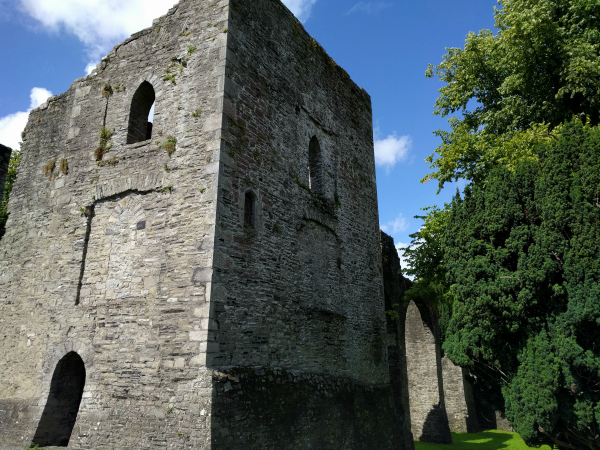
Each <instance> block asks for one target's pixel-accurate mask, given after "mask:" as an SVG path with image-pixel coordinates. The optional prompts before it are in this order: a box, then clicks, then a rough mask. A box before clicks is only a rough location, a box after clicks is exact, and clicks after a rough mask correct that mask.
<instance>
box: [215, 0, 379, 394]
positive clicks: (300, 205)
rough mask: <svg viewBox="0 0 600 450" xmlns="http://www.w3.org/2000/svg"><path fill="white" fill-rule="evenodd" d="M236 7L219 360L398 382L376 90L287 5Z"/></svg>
mask: <svg viewBox="0 0 600 450" xmlns="http://www.w3.org/2000/svg"><path fill="white" fill-rule="evenodd" d="M231 14H232V19H231V32H230V33H229V34H230V36H229V40H228V49H227V52H228V53H227V60H228V71H227V78H226V82H225V106H224V112H225V115H226V118H225V121H226V123H225V128H224V134H223V139H224V148H223V151H222V153H221V161H222V168H221V170H222V177H221V184H220V192H219V194H220V197H219V208H218V224H219V226H218V227H217V241H216V249H215V250H216V252H217V253H219V254H220V255H223V256H222V257H220V258H221V259H217V260H215V267H216V273H215V286H214V289H215V294H216V297H214V298H213V300H214V302H215V303H217V302H219V303H220V304H221V305H222V306H220V308H221V309H220V310H219V311H218V312H217V313H216V315H215V320H217V321H218V322H219V326H220V328H219V329H218V330H215V332H216V333H215V339H216V341H217V342H218V348H215V354H214V356H213V358H212V363H213V364H214V365H215V366H230V365H233V366H238V365H241V366H243V365H265V366H277V367H282V368H288V369H298V370H304V371H307V372H318V373H328V374H331V375H336V376H346V377H350V378H352V379H355V380H357V381H361V382H366V383H372V384H377V383H384V382H387V378H388V375H387V358H386V354H385V353H386V352H385V351H384V350H383V347H384V342H383V340H382V334H383V333H384V331H385V322H384V321H383V320H382V312H383V293H382V285H381V265H380V261H379V254H378V248H379V244H378V241H379V239H378V219H377V198H376V189H375V178H374V155H373V140H372V117H371V106H370V98H369V96H368V94H366V92H364V91H363V90H362V89H360V88H358V87H357V86H356V85H355V84H354V83H353V82H352V81H351V80H350V79H349V77H348V75H347V74H346V73H345V71H343V69H341V68H340V67H338V66H337V65H336V64H335V62H334V61H333V60H332V59H331V58H329V56H327V54H326V53H325V52H324V50H323V49H322V48H321V47H320V46H319V45H318V43H316V41H315V40H314V39H312V38H310V36H308V35H307V34H306V32H305V31H304V29H303V28H302V26H301V25H300V23H299V22H298V21H297V20H296V19H295V18H294V17H293V16H292V15H291V14H290V13H289V11H288V10H287V9H286V8H285V7H284V6H283V5H281V4H280V3H279V2H274V1H272V0H261V1H258V2H253V3H251V4H247V3H245V2H242V1H233V2H232V7H231ZM313 137H316V138H317V140H318V142H319V146H320V149H321V157H322V162H321V173H322V178H321V180H322V183H321V185H322V187H321V192H322V193H321V194H317V193H315V189H311V188H310V187H309V184H310V181H309V176H308V166H309V144H310V141H311V138H313ZM248 191H250V192H252V193H253V194H254V195H255V196H256V223H255V225H254V226H252V227H248V226H244V215H243V213H244V197H245V193H246V192H248ZM323 342H326V343H327V344H328V345H326V346H323Z"/></svg>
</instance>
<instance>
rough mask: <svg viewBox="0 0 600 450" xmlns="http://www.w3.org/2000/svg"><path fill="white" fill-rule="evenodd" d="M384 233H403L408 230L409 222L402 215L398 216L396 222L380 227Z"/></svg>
mask: <svg viewBox="0 0 600 450" xmlns="http://www.w3.org/2000/svg"><path fill="white" fill-rule="evenodd" d="M380 227H381V230H382V231H385V232H386V233H387V232H390V233H394V234H395V233H401V232H402V231H406V230H408V221H407V220H406V218H405V217H404V216H403V215H402V214H398V217H396V218H395V219H394V220H392V221H390V222H388V223H386V224H383V225H381V226H380Z"/></svg>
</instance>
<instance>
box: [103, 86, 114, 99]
mask: <svg viewBox="0 0 600 450" xmlns="http://www.w3.org/2000/svg"><path fill="white" fill-rule="evenodd" d="M111 95H113V88H112V86H111V85H110V84H108V83H104V86H102V96H103V97H106V98H108V97H110V96H111Z"/></svg>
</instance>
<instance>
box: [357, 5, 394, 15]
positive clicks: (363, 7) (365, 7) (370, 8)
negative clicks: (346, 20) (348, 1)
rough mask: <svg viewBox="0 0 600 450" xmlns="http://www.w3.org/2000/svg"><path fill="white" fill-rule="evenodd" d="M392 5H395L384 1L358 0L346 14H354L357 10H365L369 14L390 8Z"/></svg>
mask: <svg viewBox="0 0 600 450" xmlns="http://www.w3.org/2000/svg"><path fill="white" fill-rule="evenodd" d="M390 6H393V5H392V4H391V3H384V2H358V3H357V4H356V5H354V6H353V7H352V8H350V9H349V10H348V12H347V13H346V15H348V14H352V13H355V12H364V13H367V14H373V13H377V12H379V11H381V10H382V9H386V8H389V7H390Z"/></svg>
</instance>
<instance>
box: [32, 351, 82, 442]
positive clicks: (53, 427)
mask: <svg viewBox="0 0 600 450" xmlns="http://www.w3.org/2000/svg"><path fill="white" fill-rule="evenodd" d="M84 386H85V365H84V363H83V360H82V359H81V357H80V356H79V355H78V354H77V353H75V352H70V353H67V354H66V355H65V356H64V357H63V358H62V359H61V360H60V361H59V362H58V364H57V365H56V369H55V370H54V375H52V381H51V383H50V393H49V394H48V401H47V402H46V407H45V408H44V412H43V413H42V418H41V419H40V423H39V424H38V427H37V430H36V432H35V436H34V437H33V442H32V446H35V445H39V446H40V447H47V446H48V447H49V446H55V447H67V446H68V445H69V440H70V439H71V433H72V432H73V427H74V426H75V420H76V419H77V412H78V411H79V404H80V403H81V397H82V395H83V387H84Z"/></svg>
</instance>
